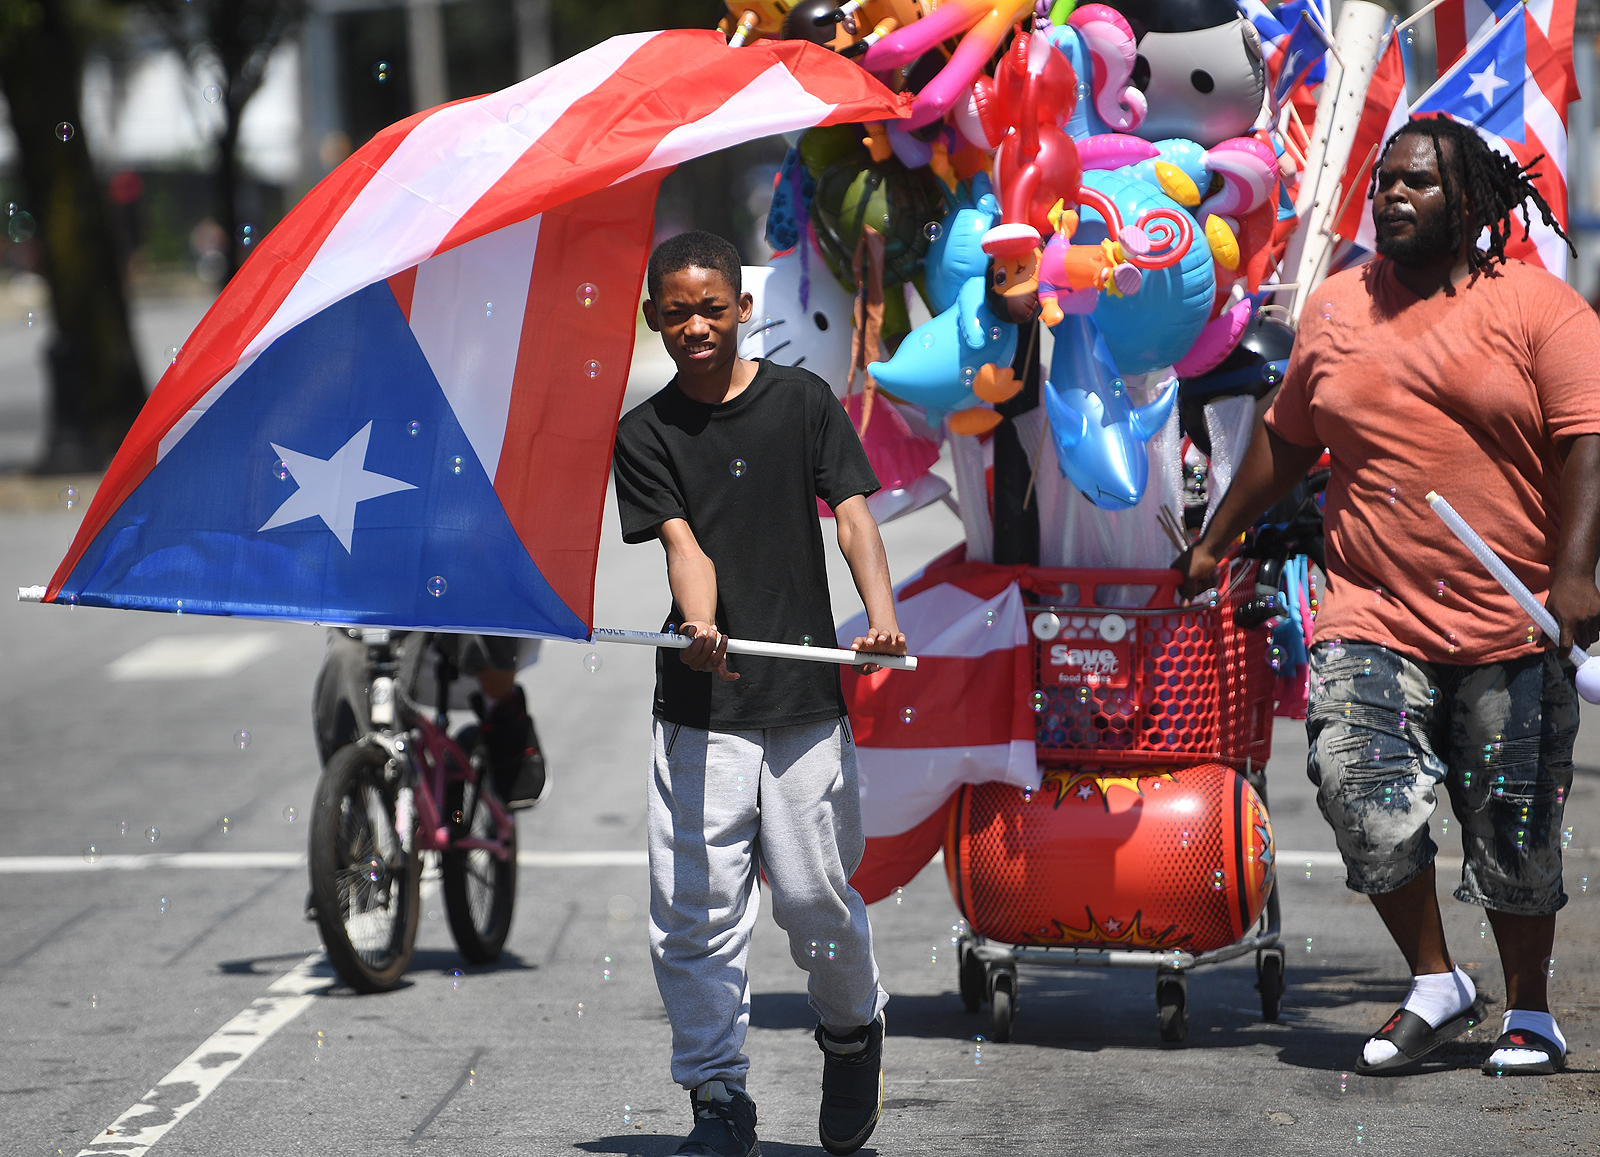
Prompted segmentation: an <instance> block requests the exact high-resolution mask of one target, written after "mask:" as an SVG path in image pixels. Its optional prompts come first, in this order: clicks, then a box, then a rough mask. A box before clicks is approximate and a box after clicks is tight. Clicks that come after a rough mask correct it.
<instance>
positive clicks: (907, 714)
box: [900, 707, 917, 723]
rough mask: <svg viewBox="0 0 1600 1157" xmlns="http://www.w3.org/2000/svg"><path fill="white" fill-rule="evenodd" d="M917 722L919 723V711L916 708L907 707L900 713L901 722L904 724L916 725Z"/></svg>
mask: <svg viewBox="0 0 1600 1157" xmlns="http://www.w3.org/2000/svg"><path fill="white" fill-rule="evenodd" d="M916 721H917V709H916V708H915V707H907V708H904V709H903V710H902V711H901V712H900V722H902V723H915V722H916Z"/></svg>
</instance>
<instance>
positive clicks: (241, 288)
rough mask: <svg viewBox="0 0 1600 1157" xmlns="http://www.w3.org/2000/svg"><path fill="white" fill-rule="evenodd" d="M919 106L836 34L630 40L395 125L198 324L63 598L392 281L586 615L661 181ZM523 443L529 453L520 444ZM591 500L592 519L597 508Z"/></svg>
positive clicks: (115, 469)
mask: <svg viewBox="0 0 1600 1157" xmlns="http://www.w3.org/2000/svg"><path fill="white" fill-rule="evenodd" d="M909 104H910V101H909V97H903V96H897V95H896V94H894V93H891V92H889V90H888V89H886V88H884V87H883V86H882V85H881V84H880V83H879V82H878V81H876V80H875V79H873V78H872V77H871V76H869V75H868V74H867V73H865V72H864V71H862V70H861V69H860V68H859V67H858V66H857V65H855V64H854V63H853V62H851V61H848V60H845V59H843V58H841V57H839V56H838V55H836V54H834V53H832V52H829V51H827V50H826V49H822V48H820V47H818V46H816V45H812V44H808V43H805V42H801V41H774V40H762V41H759V42H757V43H756V44H754V45H750V46H748V47H745V48H740V49H729V48H728V47H727V45H726V44H725V43H724V42H723V39H722V37H721V36H720V35H719V34H718V33H717V32H715V31H711V30H695V29H682V30H675V31H667V32H650V33H640V34H637V35H632V36H619V37H615V38H613V39H611V40H608V41H606V42H605V43H603V44H600V45H598V46H596V47H595V48H592V49H590V50H588V51H587V52H584V53H581V54H579V55H578V56H575V57H572V58H571V59H569V60H566V61H563V62H562V63H560V64H558V65H556V66H554V67H553V68H550V69H547V70H546V71H544V72H542V73H540V74H539V75H537V76H534V77H530V78H529V79H528V80H525V81H522V82H521V83H519V84H515V85H512V86H511V87H510V88H507V89H504V90H502V91H500V92H496V93H490V94H488V95H486V96H481V97H475V98H472V99H470V100H462V101H457V102H455V103H452V104H447V105H442V106H440V107H439V108H436V109H430V110H428V111H426V112H422V113H418V114H417V115H415V116H413V117H410V118H408V119H406V120H404V121H400V122H399V123H397V124H394V125H391V126H390V127H389V128H387V129H384V130H383V131H382V132H380V133H378V134H377V135H376V136H375V137H373V139H372V140H370V141H368V142H367V143H366V144H365V145H363V146H362V147H361V148H360V149H359V150H357V151H356V152H355V153H354V154H353V155H352V156H351V157H350V158H349V159H348V160H346V161H345V162H344V163H343V164H341V165H340V166H339V167H338V168H337V169H336V170H334V172H332V173H331V174H329V175H328V177H327V178H326V179H324V180H323V181H322V182H321V183H320V184H318V185H317V187H316V188H314V189H313V190H312V191H311V192H310V193H308V194H307V195H306V197H305V198H304V199H303V200H302V201H301V202H300V203H299V204H298V205H296V206H295V207H294V209H293V210H291V211H290V213H289V215H288V216H287V217H285V218H284V220H283V222H282V223H281V224H280V225H279V226H278V227H277V228H275V229H274V230H273V231H272V232H271V233H270V234H269V235H268V236H267V237H266V238H264V239H263V240H262V241H261V243H260V244H259V246H258V247H257V249H256V251H255V252H254V253H253V254H252V255H251V256H250V258H249V260H248V261H246V262H245V264H244V266H243V268H241V269H240V271H239V273H238V275H237V276H236V277H235V278H234V280H233V281H232V282H231V283H230V284H229V285H228V286H227V288H226V289H225V290H224V291H223V293H222V295H221V296H220V297H219V298H218V299H217V301H216V303H215V304H214V305H213V306H212V308H211V310H210V311H209V312H208V313H207V314H206V316H205V318H204V319H202V321H201V322H200V324H199V326H197V327H196V329H195V331H194V333H193V334H191V335H190V337H189V340H188V341H187V342H186V343H185V344H184V347H183V352H182V354H181V355H180V356H179V358H178V360H177V361H176V362H175V363H174V364H173V365H172V366H171V368H170V369H169V370H168V371H167V372H166V373H165V374H164V375H163V376H162V379H161V381H160V383H159V384H158V385H157V387H156V390H155V392H154V393H153V394H152V395H151V398H150V400H149V402H148V403H147V404H146V405H145V408H144V410H143V411H142V412H141V414H140V415H139V418H138V419H137V421H136V422H135V423H134V426H133V429H132V430H131V431H130V433H129V435H128V437H127V438H126V439H125V441H124V443H123V445H122V448H121V449H120V450H119V451H118V453H117V456H116V459H115V460H114V461H113V463H112V465H111V468H110V470H109V471H108V472H107V474H106V478H105V481H104V483H103V484H102V486H101V488H100V490H99V491H98V492H97V494H96V496H95V500H94V502H93V503H92V504H91V506H90V509H89V511H88V513H87V515H86V516H85V518H84V522H83V525H82V527H81V528H80V530H79V533H78V537H77V539H76V540H75V542H74V543H73V547H72V549H71V550H70V551H69V552H68V554H67V557H66V558H65V559H64V560H63V562H62V564H61V567H60V568H58V570H57V572H56V576H55V578H54V579H53V580H52V583H51V587H50V590H49V592H48V594H47V597H53V595H54V594H55V592H56V590H58V589H59V586H60V583H61V581H62V580H63V579H64V578H65V577H66V576H67V575H68V574H69V573H71V569H72V567H73V566H75V565H76V563H77V561H78V560H79V558H81V557H82V554H83V551H84V550H85V549H86V548H87V547H88V545H89V544H90V543H91V542H92V541H93V540H94V537H95V535H96V534H98V533H99V531H100V530H101V528H102V527H103V526H104V525H105V523H106V521H107V519H108V518H109V517H110V515H111V513H112V512H113V511H114V510H115V509H116V508H117V507H118V506H119V505H120V504H121V503H122V502H123V500H124V499H125V498H126V497H127V496H128V495H129V494H131V493H132V491H133V490H134V489H135V488H136V487H137V486H138V485H139V484H140V482H142V481H143V480H144V478H145V476H146V475H147V474H148V473H149V471H150V469H151V468H152V467H153V466H154V465H155V463H156V462H157V461H158V460H159V458H160V457H162V456H163V455H164V454H165V453H166V452H168V451H169V450H170V449H171V448H172V447H173V446H174V445H176V444H177V442H178V441H179V440H181V439H182V438H183V437H184V435H185V434H186V433H187V432H188V430H189V429H190V428H191V427H192V426H193V425H194V422H195V421H196V420H197V419H198V418H199V417H200V416H201V415H202V414H203V413H204V412H205V411H206V410H207V409H208V408H209V407H210V405H211V404H213V403H214V402H215V400H216V399H217V398H218V397H220V396H221V395H222V393H223V392H225V391H226V390H227V389H228V388H229V387H230V386H231V385H232V384H233V382H234V381H236V380H237V379H238V377H239V375H240V374H242V373H243V372H244V371H245V370H246V369H247V368H248V367H249V366H250V364H251V363H252V362H253V361H254V359H255V358H256V357H257V356H258V355H259V354H260V353H261V352H262V351H263V350H265V349H266V348H267V347H268V346H270V345H271V344H272V343H273V342H274V341H276V340H277V339H278V338H279V337H281V336H282V335H283V334H285V333H287V332H288V331H289V330H291V329H293V328H294V327H295V326H296V325H299V324H300V323H301V322H303V321H305V320H307V319H308V318H311V317H313V316H315V315H316V314H317V313H319V312H320V311H321V310H323V309H326V308H327V307H328V306H330V305H332V304H334V303H335V302H337V301H340V300H342V299H343V298H345V297H347V296H349V295H350V294H352V293H355V292H357V291H359V290H361V289H363V288H365V287H367V286H369V285H373V284H375V283H377V282H380V281H383V280H384V279H389V281H390V284H391V286H392V287H393V288H394V290H395V294H396V298H397V299H399V300H400V302H401V305H402V308H403V309H405V310H406V312H407V314H408V316H409V318H410V320H411V323H412V329H413V332H414V333H416V335H417V337H418V341H419V343H420V344H421V346H422V349H423V351H424V352H425V354H426V355H427V358H428V361H429V364H430V366H432V368H433V369H434V370H435V372H436V373H438V375H439V377H440V381H441V384H443V386H444V389H445V392H446V394H447V395H448V396H449V397H450V399H451V403H452V406H453V407H454V409H455V411H456V413H457V416H458V417H460V418H461V419H462V425H463V427H464V428H465V429H466V432H467V434H468V437H469V439H470V440H471V442H472V445H473V448H474V450H475V451H476V452H477V453H478V454H479V455H480V457H482V459H483V464H484V467H485V469H486V470H487V471H488V473H489V474H490V476H491V477H493V478H494V479H495V488H496V491H497V493H498V494H499V495H500V498H501V501H502V502H503V503H505V505H506V508H507V512H508V514H510V515H511V519H512V523H513V525H514V526H515V527H516V528H517V531H518V534H519V537H521V538H522V540H523V541H524V542H525V543H527V544H528V545H529V548H530V553H532V554H533V555H534V560H535V562H536V563H537V564H538V565H539V567H540V569H541V571H542V572H543V573H544V574H545V577H546V578H547V579H548V580H550V582H551V585H552V586H553V587H555V588H556V590H557V592H558V593H559V594H561V595H562V597H563V598H564V599H566V600H567V601H568V604H569V605H570V606H572V607H573V609H574V611H576V612H577V613H578V614H579V615H580V616H581V617H583V618H584V620H585V621H587V620H588V612H589V603H590V598H589V596H588V594H587V593H586V588H587V587H590V586H592V581H593V559H594V552H595V542H597V540H598V530H599V511H600V507H601V505H602V503H603V496H604V488H605V475H606V470H607V469H608V462H609V456H610V454H609V450H610V439H611V435H612V431H613V429H614V426H615V419H616V410H617V408H618V407H620V404H621V397H622V389H623V385H624V384H625V378H626V374H627V367H628V363H629V360H630V354H631V351H632V343H633V332H634V319H633V311H634V305H635V302H636V301H637V300H638V292H639V286H640V282H641V281H642V278H643V274H644V265H645V261H646V259H647V258H648V255H649V243H650V238H651V232H652V227H653V216H654V201H655V194H656V190H657V187H658V186H659V183H660V179H661V177H662V176H664V175H665V173H666V172H667V171H668V170H670V169H671V167H672V166H674V165H676V164H678V163H679V162H680V161H682V160H684V159H686V158H689V157H694V156H698V155H700V154H702V153H705V152H709V151H711V150H713V149H718V148H725V147H727V146H729V145H733V144H737V143H739V142H741V141H746V140H751V139H754V138H757V137H762V136H770V135H772V134H775V133H782V132H788V131H793V130H797V129H805V128H810V127H813V126H817V125H826V124H838V123H846V122H854V121H862V120H874V119H883V118H898V117H902V116H904V115H906V110H907V109H908V108H909ZM585 282H592V283H594V284H596V285H599V286H601V287H602V295H601V298H600V299H599V301H598V304H597V307H596V308H590V309H586V310H581V309H580V310H579V312H578V313H577V314H576V315H574V314H572V312H571V311H569V310H567V309H566V308H565V306H566V305H567V304H572V305H574V306H575V305H576V302H575V294H576V289H577V287H578V286H579V285H580V284H583V283H585ZM566 299H574V300H572V301H570V302H569V301H567V300H566ZM488 302H493V303H494V310H495V312H496V313H497V314H498V312H499V311H500V309H501V308H502V303H503V305H504V308H505V310H506V319H507V321H508V323H509V324H508V325H506V326H504V327H499V328H496V327H476V328H475V327H474V326H473V324H472V323H473V321H474V317H473V315H474V314H476V316H477V317H483V315H484V313H485V307H486V303H488ZM574 317H576V320H575V321H574V320H573V318H574ZM485 320H492V319H489V318H485ZM580 350H581V352H579V351H580ZM574 357H575V358H576V360H575V361H573V358H574ZM563 358H565V359H566V361H573V364H571V365H567V364H566V362H565V361H563V360H562V359H563ZM587 361H598V362H599V363H600V366H601V372H600V374H599V375H598V376H597V377H591V376H590V375H588V374H587V373H582V374H581V375H580V371H581V370H582V367H583V366H584V364H585V362H587ZM447 379H448V380H447ZM550 382H556V383H559V385H558V386H556V387H553V388H552V387H550V386H548V385H547V383H550ZM580 386H581V387H582V388H581V389H579V388H578V387H580ZM525 387H526V388H525ZM574 423H576V424H574ZM530 439H531V440H533V441H534V442H535V443H537V444H536V445H530ZM541 439H542V441H541ZM512 445H515V446H516V447H517V451H518V452H517V453H516V454H506V453H503V452H502V450H503V448H504V447H507V446H512ZM552 478H554V479H556V480H558V481H556V482H554V483H553V482H552ZM552 504H554V505H555V506H556V507H557V508H558V509H556V510H554V511H552V510H551V505H552ZM573 510H580V511H583V512H585V513H584V514H583V516H582V517H577V518H574V517H573V516H572V513H571V512H572V511H573ZM591 539H593V540H594V541H590V540H591ZM547 567H554V568H555V571H556V572H557V573H555V574H552V573H551V571H550V570H549V569H547Z"/></svg>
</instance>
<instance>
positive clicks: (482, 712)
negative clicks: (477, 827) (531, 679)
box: [471, 687, 550, 811]
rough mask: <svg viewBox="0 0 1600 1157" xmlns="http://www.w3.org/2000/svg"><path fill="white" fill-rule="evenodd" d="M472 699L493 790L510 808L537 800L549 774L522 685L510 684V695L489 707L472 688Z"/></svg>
mask: <svg viewBox="0 0 1600 1157" xmlns="http://www.w3.org/2000/svg"><path fill="white" fill-rule="evenodd" d="M471 703H472V709H473V710H474V711H476V712H477V713H478V719H479V721H480V724H481V725H480V727H479V729H478V742H479V743H481V744H482V745H483V750H484V752H485V754H487V755H488V757H489V771H490V775H491V776H492V777H493V782H494V789H495V793H496V794H497V795H498V796H499V797H500V798H501V799H503V800H505V802H506V804H507V806H509V807H510V808H511V809H512V810H513V811H516V810H518V809H521V808H530V807H532V806H533V805H534V804H536V803H539V802H540V801H541V800H543V799H544V798H545V796H547V795H549V794H550V776H549V774H548V773H547V772H546V770H545V766H544V752H543V751H541V750H540V749H539V733H538V732H537V731H535V730H534V727H533V719H532V718H531V717H530V716H529V715H528V701H527V699H526V698H524V696H523V694H522V688H521V687H516V688H513V689H512V692H511V694H510V695H508V696H506V697H505V698H504V699H502V700H500V702H498V703H496V704H495V705H494V706H493V707H488V708H486V707H485V706H484V701H483V696H482V695H480V694H478V693H477V692H476V691H474V692H473V693H472V699H471Z"/></svg>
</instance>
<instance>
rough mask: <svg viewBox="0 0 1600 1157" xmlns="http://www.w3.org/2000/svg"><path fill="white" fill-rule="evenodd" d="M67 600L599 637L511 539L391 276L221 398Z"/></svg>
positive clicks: (117, 517) (92, 550) (104, 537)
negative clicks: (591, 633)
mask: <svg viewBox="0 0 1600 1157" xmlns="http://www.w3.org/2000/svg"><path fill="white" fill-rule="evenodd" d="M280 450H281V451H282V453H281V454H280ZM346 539H347V540H348V549H346V542H345V540H346ZM436 580H443V581H442V582H440V581H436ZM436 592H437V593H436ZM73 595H76V596H77V602H78V603H80V604H82V605H85V606H115V607H134V608H144V609H149V610H165V611H177V610H183V611H192V612H196V613H205V614H243V615H250V616H260V617H263V618H286V619H299V620H312V621H320V622H335V623H352V624H358V623H370V624H374V625H384V626H394V627H416V628H437V629H445V630H452V629H453V630H462V631H485V632H498V633H511V632H522V633H536V634H546V635H552V636H556V637H562V638H585V637H587V635H588V629H587V627H586V626H585V625H584V624H583V622H582V621H581V620H580V619H579V618H578V616H577V615H575V614H573V612H572V611H571V610H570V609H569V608H568V607H567V606H566V604H565V603H563V602H562V601H561V599H560V598H559V596H557V595H556V594H555V592H554V591H553V590H551V588H550V584H549V583H547V582H546V581H545V579H544V576H543V575H541V574H540V573H539V570H538V568H537V567H536V566H535V564H534V562H533V560H532V558H530V557H529V555H528V552H527V549H526V548H525V547H524V546H523V544H522V542H521V541H520V540H519V539H518V538H517V534H516V531H515V530H514V529H513V528H512V526H511V522H510V520H509V519H508V518H507V516H506V513H505V509H504V508H503V507H502V506H501V504H500V499H499V497H498V496H497V495H496V494H495V492H494V485H493V483H492V481H491V480H490V479H489V477H488V475H487V474H485V472H484V469H483V467H482V465H481V464H480V463H479V461H478V458H477V456H476V455H475V454H474V452H473V449H472V445H471V443H470V442H469V441H468V439H467V436H466V434H465V433H464V432H463V431H462V428H461V425H460V423H459V422H458V421H457V420H456V416H455V413H454V411H453V410H452V409H451V407H450V403H449V401H448V400H447V399H446V398H445V396H444V392H443V391H442V390H441V389H440V387H439V382H438V380H437V378H435V376H434V373H433V370H432V369H431V368H430V367H429V365H428V363H427V360H426V359H425V358H424V357H423V354H422V351H421V349H420V348H419V347H418V345H417V341H416V338H415V336H414V335H413V334H412V332H411V328H410V326H409V325H408V324H407V323H406V319H405V316H404V315H403V314H402V313H401V312H400V307H399V305H398V303H397V302H396V301H395V299H394V294H393V293H392V292H391V291H390V289H389V286H388V284H387V283H385V282H379V283H377V284H375V285H370V286H368V287H367V288H365V289H363V290H361V291H359V292H357V293H354V294H351V295H350V296H349V297H347V298H344V299H343V300H341V301H339V302H337V303H336V304H334V305H332V306H330V307H328V308H327V309H325V310H323V311H322V312H321V313H319V314H317V315H316V316H314V317H312V318H309V319H308V320H306V321H304V322H302V323H301V324H300V325H298V326H296V327H295V328H294V329H292V330H290V331H289V332H288V333H286V334H284V335H283V336H282V337H281V338H279V339H278V340H277V341H275V342H274V343H273V344H272V345H271V346H270V347H269V348H268V349H267V350H265V351H264V352H263V353H262V354H261V355H260V356H259V357H258V358H257V359H256V361H255V363H254V364H253V365H251V366H250V367H249V368H248V369H247V370H246V371H245V372H244V373H243V374H241V375H240V377H239V378H238V380H237V381H235V382H234V383H233V384H232V385H231V386H229V387H228V388H227V389H226V390H225V391H223V392H222V394H221V395H220V396H219V397H218V398H216V399H215V401H214V402H213V403H212V405H211V407H210V408H209V409H208V410H206V412H205V413H204V414H202V415H201V416H200V417H199V419H198V420H197V421H196V422H195V424H194V426H193V428H192V429H190V430H189V431H188V433H187V434H185V435H184V436H183V437H182V438H180V439H179V441H178V442H177V444H176V445H174V446H173V447H172V448H171V450H170V451H169V452H168V453H167V454H166V455H165V456H164V457H163V458H162V459H161V460H160V461H159V462H157V463H156V465H155V467H154V468H153V469H152V470H151V471H150V473H149V475H148V476H146V478H145V479H144V481H143V482H142V483H140V485H139V486H138V487H137V488H136V489H135V490H134V492H133V493H132V494H130V495H129V496H128V498H127V499H126V500H124V501H123V503H122V505H121V506H120V507H118V508H117V510H116V511H115V512H114V513H113V514H112V516H111V518H110V520H109V521H108V522H107V524H106V526H105V527H104V529H102V530H101V532H100V533H99V535H97V536H96V538H95V541H94V543H93V544H91V546H90V547H89V548H88V550H87V551H86V552H85V553H84V555H83V557H82V559H80V560H79V562H78V565H77V566H76V567H75V568H74V569H73V572H72V574H71V575H70V576H69V577H68V579H67V581H66V583H65V584H64V585H63V588H62V596H61V597H62V598H63V599H66V598H68V597H69V596H73ZM180 600H181V603H180Z"/></svg>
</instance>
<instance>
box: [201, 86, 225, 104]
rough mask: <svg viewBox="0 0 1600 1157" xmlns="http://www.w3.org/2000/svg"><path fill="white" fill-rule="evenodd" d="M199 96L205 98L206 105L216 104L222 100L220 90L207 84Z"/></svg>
mask: <svg viewBox="0 0 1600 1157" xmlns="http://www.w3.org/2000/svg"><path fill="white" fill-rule="evenodd" d="M200 95H201V96H203V97H205V98H206V103H207V104H216V103H217V102H218V101H219V100H221V99H222V90H221V89H220V88H218V87H217V86H216V85H214V84H208V85H206V87H205V91H203V92H202V93H201V94H200Z"/></svg>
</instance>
